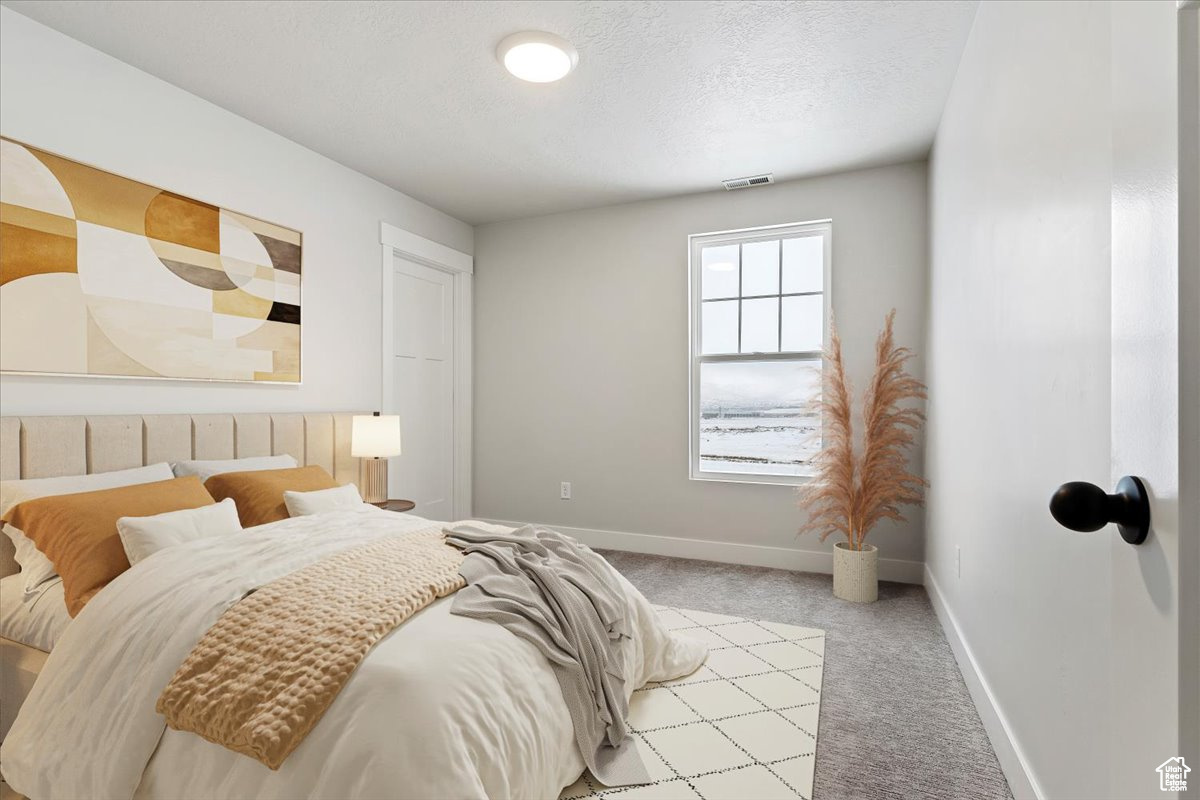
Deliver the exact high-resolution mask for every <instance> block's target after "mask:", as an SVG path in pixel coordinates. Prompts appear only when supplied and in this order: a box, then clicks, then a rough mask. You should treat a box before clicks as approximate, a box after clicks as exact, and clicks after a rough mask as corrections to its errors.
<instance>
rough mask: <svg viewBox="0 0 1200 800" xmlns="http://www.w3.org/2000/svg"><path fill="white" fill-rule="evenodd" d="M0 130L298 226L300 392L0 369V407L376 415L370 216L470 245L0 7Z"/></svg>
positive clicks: (375, 226)
mask: <svg viewBox="0 0 1200 800" xmlns="http://www.w3.org/2000/svg"><path fill="white" fill-rule="evenodd" d="M300 88H301V87H298V89H300ZM295 101H296V102H297V103H303V102H304V97H303V93H302V91H301V92H299V93H298V94H297V96H296V98H295ZM0 132H2V133H3V135H4V136H7V137H10V138H13V139H17V140H19V141H23V142H27V143H29V144H31V145H34V146H36V147H39V148H42V149H45V150H49V151H51V152H54V153H58V154H60V155H64V156H67V157H69V158H73V159H76V160H78V161H83V162H85V163H89V164H93V165H96V166H99V167H102V168H104V169H107V170H109V171H111V172H114V173H117V174H119V175H124V176H126V177H129V178H134V179H137V180H140V181H143V182H145V183H149V184H152V185H155V186H160V187H163V188H165V189H170V190H171V191H174V192H179V193H180V194H184V195H187V196H189V197H195V198H197V199H201V200H205V201H207V202H210V203H214V204H217V205H220V206H224V207H227V208H231V209H234V210H236V211H241V212H244V213H246V214H250V215H252V216H255V217H260V218H262V219H265V220H269V221H271V222H277V223H279V224H281V225H286V226H288V227H290V228H295V229H298V230H300V231H302V232H303V233H304V274H303V277H302V280H303V298H302V302H303V315H304V317H303V319H304V327H303V337H304V341H303V385H301V386H268V385H262V384H258V385H255V384H218V383H201V382H187V383H177V382H173V381H146V380H107V379H90V378H89V379H80V378H33V377H26V376H15V375H6V376H4V377H3V379H0V404H2V406H3V413H5V414H58V413H62V414H77V413H155V412H197V411H200V412H203V411H255V410H263V411H281V410H340V409H365V408H376V407H378V406H379V403H380V353H379V347H380V330H379V326H380V313H381V305H380V300H379V287H380V263H381V250H380V244H379V223H380V221H381V220H384V221H387V222H390V223H392V224H393V225H397V226H399V227H401V228H404V229H407V230H410V231H412V232H414V233H417V234H420V235H422V236H425V237H427V238H430V239H434V240H436V241H439V242H441V243H443V244H446V245H449V246H450V247H453V248H455V249H457V250H462V251H465V252H468V253H469V252H471V250H472V230H471V228H470V226H468V225H466V224H465V223H462V222H459V221H458V220H456V219H453V218H451V217H449V216H447V215H445V214H443V213H441V212H440V211H437V210H435V209H432V208H430V207H428V206H426V205H423V204H422V203H419V202H417V201H416V200H413V199H412V198H410V197H408V196H406V195H403V194H401V193H399V192H396V191H394V190H392V189H389V188H387V187H386V186H384V185H382V184H380V183H378V182H376V181H374V180H372V179H370V178H367V177H366V176H364V175H361V174H359V173H357V172H354V171H352V170H350V169H347V168H346V167H343V166H341V165H339V164H336V163H334V162H333V161H330V160H329V159H327V158H325V157H324V156H320V155H317V154H316V153H313V152H312V151H310V150H306V149H305V148H303V147H301V146H300V145H298V144H295V143H294V142H291V141H288V140H287V139H284V138H283V137H281V136H278V135H276V134H274V133H271V132H270V131H268V130H266V129H264V128H261V127H259V126H257V125H255V124H253V123H251V122H249V121H247V120H245V119H243V118H241V117H238V116H235V115H234V114H232V113H230V112H228V111H225V110H223V109H221V108H218V107H217V106H214V105H212V104H211V103H209V102H207V101H205V100H201V99H200V98H198V97H196V96H194V95H191V94H188V93H187V92H184V91H183V90H181V89H178V88H176V87H174V86H171V85H170V84H167V83H164V82H163V81H160V80H158V79H157V78H154V77H152V76H150V75H148V74H146V73H144V72H141V71H139V70H137V69H134V68H133V67H130V66H129V65H127V64H124V63H122V62H120V61H117V60H115V59H113V58H111V57H109V56H107V55H104V54H103V53H101V52H99V51H97V50H94V49H92V48H90V47H87V46H86V45H83V44H81V43H79V42H77V41H75V40H73V39H70V38H67V37H66V36H63V35H62V34H59V33H57V32H55V31H53V30H51V29H49V28H46V27H44V26H42V25H40V24H38V23H35V22H33V21H32V20H30V19H28V18H26V17H24V16H21V15H20V14H17V13H16V12H14V11H11V10H10V9H7V8H4V9H0Z"/></svg>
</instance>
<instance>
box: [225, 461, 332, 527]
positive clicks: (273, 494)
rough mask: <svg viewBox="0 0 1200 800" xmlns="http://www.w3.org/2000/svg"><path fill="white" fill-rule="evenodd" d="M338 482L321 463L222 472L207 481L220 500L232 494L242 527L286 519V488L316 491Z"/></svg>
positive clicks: (328, 487) (329, 487)
mask: <svg viewBox="0 0 1200 800" xmlns="http://www.w3.org/2000/svg"><path fill="white" fill-rule="evenodd" d="M337 486H338V482H337V481H335V480H334V479H333V476H332V475H330V474H329V473H328V472H326V471H325V470H324V469H322V468H321V467H318V466H311V467H294V468H292V469H259V470H254V471H252V472H223V473H221V474H220V475H213V476H212V477H211V478H209V479H208V480H207V481H205V483H204V487H205V488H206V489H208V491H209V494H211V495H212V496H213V497H214V498H215V499H216V500H217V501H221V500H224V499H225V498H226V497H232V498H233V501H234V502H235V503H237V509H238V518H239V519H241V521H242V527H243V528H251V527H254V526H255V525H263V524H265V523H268V522H275V521H277V520H281V519H287V518H288V510H287V506H286V505H284V502H283V493H284V492H313V491H316V490H317V489H334V488H337Z"/></svg>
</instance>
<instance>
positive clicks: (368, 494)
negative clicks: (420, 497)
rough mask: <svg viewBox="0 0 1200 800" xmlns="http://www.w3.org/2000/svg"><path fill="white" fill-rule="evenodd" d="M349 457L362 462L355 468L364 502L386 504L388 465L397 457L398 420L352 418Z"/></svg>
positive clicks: (396, 418)
mask: <svg viewBox="0 0 1200 800" xmlns="http://www.w3.org/2000/svg"><path fill="white" fill-rule="evenodd" d="M350 455H352V456H354V457H355V458H359V459H362V460H361V461H359V464H358V483H359V488H360V489H361V490H362V496H363V500H364V501H366V502H368V503H376V504H378V503H386V502H387V499H388V462H387V460H388V459H389V458H391V457H392V456H398V455H400V417H398V416H395V415H385V416H380V414H379V412H378V411H376V412H375V413H374V414H373V415H371V416H367V415H365V414H362V415H359V414H356V415H355V416H354V420H353V423H352V424H351V427H350Z"/></svg>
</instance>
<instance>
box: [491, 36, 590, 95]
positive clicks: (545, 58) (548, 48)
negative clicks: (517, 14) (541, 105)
mask: <svg viewBox="0 0 1200 800" xmlns="http://www.w3.org/2000/svg"><path fill="white" fill-rule="evenodd" d="M496 58H498V59H500V63H501V64H503V65H504V68H505V69H507V70H508V71H509V72H511V73H512V74H513V75H515V76H517V77H518V78H520V79H521V80H523V81H529V82H530V83H551V82H552V81H557V80H559V79H561V78H564V77H566V76H567V74H568V73H570V72H571V70H573V69H575V65H576V64H578V63H579V53H578V51H576V50H575V48H574V47H572V46H571V43H570V42H568V41H567V40H566V39H564V38H562V37H561V36H555V35H554V34H553V33H546V32H545V31H524V32H522V33H514V34H513V35H512V36H506V37H505V38H504V41H502V42H500V46H499V47H497V48H496Z"/></svg>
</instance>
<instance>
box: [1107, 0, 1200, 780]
mask: <svg viewBox="0 0 1200 800" xmlns="http://www.w3.org/2000/svg"><path fill="white" fill-rule="evenodd" d="M1194 14H1195V12H1194V11H1193V12H1191V15H1190V24H1188V22H1187V21H1188V19H1189V15H1188V14H1186V13H1182V12H1177V10H1176V8H1175V4H1174V3H1137V2H1118V3H1113V4H1112V48H1113V50H1112V59H1113V60H1112V71H1111V80H1112V101H1113V126H1112V180H1113V187H1112V342H1111V346H1112V463H1111V475H1110V481H1111V482H1112V483H1113V484H1115V482H1116V481H1117V480H1118V479H1119V478H1120V477H1121V476H1123V475H1137V476H1139V477H1141V479H1142V480H1143V481H1144V483H1145V484H1146V488H1147V489H1148V490H1149V495H1150V501H1151V503H1150V504H1151V513H1152V526H1151V532H1150V535H1149V538H1147V540H1146V541H1145V543H1144V544H1141V545H1139V546H1137V547H1130V546H1128V545H1126V544H1125V543H1124V542H1122V541H1121V539H1120V537H1113V543H1112V590H1113V591H1112V607H1111V608H1112V611H1111V613H1112V631H1113V644H1112V646H1113V651H1112V652H1113V657H1112V661H1111V663H1110V664H1109V669H1110V675H1111V687H1112V688H1111V698H1112V702H1113V722H1114V725H1113V728H1112V730H1111V731H1110V745H1109V746H1110V759H1111V760H1110V765H1111V766H1110V773H1111V786H1112V790H1111V796H1112V797H1117V798H1125V797H1157V796H1167V795H1169V794H1171V793H1170V792H1162V791H1161V784H1162V780H1163V777H1162V776H1160V775H1158V774H1156V772H1157V770H1156V768H1157V767H1159V765H1160V764H1162V765H1164V766H1166V762H1167V761H1168V759H1173V758H1175V757H1178V756H1183V757H1185V758H1186V760H1187V762H1188V766H1189V767H1190V768H1192V769H1193V770H1196V771H1194V772H1192V776H1193V777H1191V778H1190V779H1188V784H1189V787H1188V788H1189V789H1190V790H1191V791H1190V792H1188V794H1192V793H1194V792H1195V790H1196V788H1197V787H1196V784H1197V783H1200V763H1198V762H1197V761H1196V760H1195V759H1196V758H1197V754H1196V753H1195V752H1194V751H1193V752H1188V751H1187V749H1188V746H1189V743H1188V742H1187V738H1188V737H1187V734H1186V731H1187V728H1188V722H1187V718H1188V717H1189V716H1192V715H1194V714H1195V713H1196V709H1195V706H1194V704H1195V702H1196V695H1195V691H1194V684H1195V682H1196V681H1200V676H1197V675H1195V674H1194V673H1193V674H1187V673H1186V671H1185V670H1184V669H1183V665H1184V664H1186V663H1187V659H1186V658H1184V657H1183V656H1184V654H1183V653H1182V651H1181V640H1182V641H1187V640H1188V639H1190V638H1191V633H1190V632H1191V631H1193V630H1194V627H1195V626H1196V625H1198V624H1200V622H1198V621H1197V616H1198V614H1197V608H1195V607H1194V606H1193V605H1191V604H1189V603H1185V602H1184V598H1186V597H1187V592H1186V591H1185V587H1186V586H1188V585H1191V584H1192V583H1193V582H1194V581H1196V580H1197V579H1198V578H1200V576H1198V575H1196V574H1195V569H1194V567H1195V565H1194V563H1188V562H1185V561H1184V559H1183V558H1181V555H1182V553H1183V552H1185V551H1186V548H1185V547H1184V546H1183V539H1184V537H1185V536H1187V537H1193V538H1192V541H1194V537H1195V536H1196V535H1197V533H1198V532H1200V531H1198V530H1197V527H1198V526H1197V520H1195V519H1183V518H1181V516H1180V508H1181V504H1180V495H1181V490H1182V491H1183V492H1187V491H1188V490H1189V489H1191V488H1192V487H1189V486H1187V480H1186V478H1185V480H1183V481H1181V473H1180V463H1179V453H1180V449H1181V445H1184V446H1186V445H1185V443H1184V441H1183V440H1182V439H1181V431H1182V429H1181V426H1180V413H1179V412H1180V395H1179V387H1180V379H1181V378H1183V379H1185V380H1186V379H1187V376H1188V375H1189V373H1190V374H1193V375H1194V373H1195V370H1196V369H1197V364H1195V363H1194V362H1191V361H1188V360H1187V359H1181V358H1180V355H1181V354H1180V349H1179V323H1180V308H1181V306H1180V293H1179V287H1180V278H1181V269H1182V270H1194V269H1195V268H1196V265H1195V263H1187V262H1186V261H1185V262H1184V263H1182V264H1181V262H1180V255H1181V253H1180V249H1179V235H1180V230H1181V226H1180V222H1181V220H1180V218H1179V200H1180V194H1179V181H1180V180H1184V181H1187V180H1192V179H1194V175H1185V174H1181V173H1180V170H1179V152H1180V139H1179V130H1180V127H1179V123H1180V120H1179V116H1178V114H1179V89H1180V86H1181V84H1180V82H1179V76H1180V72H1179V70H1180V66H1181V64H1182V62H1181V61H1180V60H1179V45H1181V44H1182V45H1185V47H1184V49H1187V48H1191V49H1193V50H1194V48H1195V41H1194V39H1195V36H1196V28H1195V24H1196V23H1195V15H1194ZM1181 23H1183V27H1180V24H1181ZM1189 40H1190V41H1189ZM1193 68H1194V67H1193ZM1188 83H1189V82H1188V81H1185V82H1184V83H1183V84H1182V85H1183V86H1185V87H1186V86H1187V85H1188ZM1190 83H1191V84H1192V87H1193V91H1194V84H1195V81H1194V80H1192V81H1190ZM1192 129H1193V130H1194V128H1192ZM1195 224H1196V220H1194V219H1192V220H1186V221H1184V222H1183V229H1184V230H1186V229H1188V228H1192V229H1194V228H1193V226H1194V225H1195ZM1194 411H1195V409H1191V410H1190V411H1189V412H1188V413H1194ZM1192 744H1194V742H1193V743H1192Z"/></svg>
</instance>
